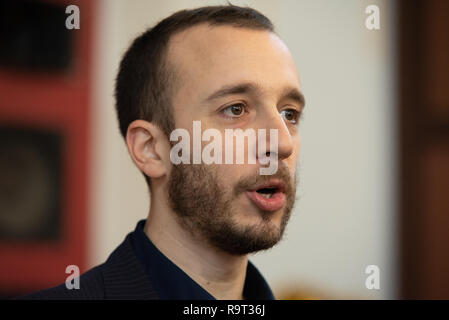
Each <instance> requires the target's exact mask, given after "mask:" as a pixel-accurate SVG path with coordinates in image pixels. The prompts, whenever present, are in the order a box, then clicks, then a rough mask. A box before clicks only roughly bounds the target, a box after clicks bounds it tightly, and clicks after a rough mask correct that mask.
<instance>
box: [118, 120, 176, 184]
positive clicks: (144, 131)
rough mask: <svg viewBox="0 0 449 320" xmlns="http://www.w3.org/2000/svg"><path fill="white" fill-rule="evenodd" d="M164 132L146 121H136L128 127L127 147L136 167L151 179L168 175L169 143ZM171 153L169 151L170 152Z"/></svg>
mask: <svg viewBox="0 0 449 320" xmlns="http://www.w3.org/2000/svg"><path fill="white" fill-rule="evenodd" d="M165 140H167V139H166V137H165V134H164V133H163V132H162V130H161V129H160V128H159V127H158V126H156V125H154V124H152V123H151V122H148V121H145V120H135V121H133V122H132V123H131V124H130V125H129V126H128V131H127V133H126V145H127V146H128V151H129V154H130V155H131V158H132V159H133V161H134V163H135V164H136V166H137V167H138V168H139V169H140V170H141V171H142V172H144V173H145V174H146V175H147V176H148V177H150V178H160V177H162V176H164V175H165V174H167V172H168V171H167V170H168V167H167V163H166V159H167V156H166V155H165V153H166V152H167V150H168V149H167V146H166V144H167V143H168V141H165ZM168 152H169V151H168Z"/></svg>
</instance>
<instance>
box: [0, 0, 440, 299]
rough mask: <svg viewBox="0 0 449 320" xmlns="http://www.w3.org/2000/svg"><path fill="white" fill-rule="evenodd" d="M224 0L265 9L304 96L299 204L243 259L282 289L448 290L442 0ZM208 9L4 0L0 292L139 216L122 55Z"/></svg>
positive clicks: (113, 235) (73, 257)
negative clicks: (119, 93)
mask: <svg viewBox="0 0 449 320" xmlns="http://www.w3.org/2000/svg"><path fill="white" fill-rule="evenodd" d="M232 3H233V4H235V5H243V6H245V5H248V6H251V7H253V8H255V9H257V10H259V11H261V12H262V13H264V14H265V15H267V16H268V17H269V18H270V19H271V20H272V22H273V23H274V25H275V28H276V30H277V33H278V34H279V35H280V37H281V38H282V39H283V40H284V42H285V43H286V44H287V46H288V47H289V48H290V50H291V52H292V54H293V56H294V58H295V61H296V63H297V66H298V71H299V74H300V77H301V81H302V85H303V92H304V93H305V96H306V100H307V107H306V109H305V111H304V119H303V120H302V123H301V125H300V132H301V138H302V146H301V148H302V149H301V154H300V173H299V177H300V182H299V189H298V195H299V201H298V202H297V204H296V207H295V209H294V213H293V216H292V218H291V221H290V224H289V226H288V228H287V231H286V236H285V238H284V240H283V241H282V242H281V243H280V244H279V245H277V246H276V247H274V248H273V249H271V250H269V251H268V252H261V253H258V254H255V255H252V256H251V257H250V259H251V260H252V261H253V263H255V264H256V266H257V267H258V268H259V269H260V270H261V272H262V273H263V275H264V276H265V277H266V279H267V280H268V282H269V283H270V285H271V287H272V289H273V291H274V294H275V296H276V297H277V298H279V299H404V298H406V299H407V298H422V299H449V201H448V195H449V194H448V191H449V90H448V89H449V59H448V57H449V32H448V31H449V1H445V0H429V1H416V0H413V1H412V0H410V1H409V0H407V1H405V0H404V1H388V0H345V1H333V0H313V1H312V0H299V1H298V0H280V1H270V0H257V1H249V0H247V1H238V0H234V1H232ZM72 4H75V5H77V6H78V8H79V11H80V28H79V29H67V28H66V18H67V17H68V16H69V15H70V13H73V12H70V13H66V7H67V6H69V5H72ZM215 4H226V2H225V1H199V0H170V1H149V0H131V1H122V0H95V1H91V0H89V1H87V0H85V1H81V0H80V1H75V0H72V1H63V0H60V1H58V0H42V1H38V0H36V1H24V0H19V1H12V0H3V1H2V2H1V4H0V17H1V18H0V297H3V298H8V297H14V296H17V295H21V294H25V293H28V292H32V291H34V290H37V289H42V288H46V287H50V286H54V285H57V284H60V283H63V282H64V281H65V278H66V277H67V276H68V275H67V274H66V273H65V270H66V266H68V265H78V266H79V267H80V269H81V272H84V271H86V270H88V269H89V268H91V267H93V266H95V265H97V264H100V263H102V262H104V261H105V260H106V259H107V257H108V255H109V254H110V253H111V252H112V251H113V250H114V248H115V247H116V246H118V245H119V244H120V243H121V242H122V241H123V239H124V237H125V236H126V234H127V233H128V232H130V231H132V230H133V229H134V228H135V225H136V223H137V221H138V220H139V219H143V218H145V217H146V216H147V212H148V210H149V196H148V193H147V187H146V184H145V181H144V179H143V177H142V175H141V174H140V173H139V172H138V170H137V169H136V168H135V166H134V165H133V163H132V161H131V159H130V157H129V155H128V153H127V150H126V147H125V144H124V142H123V140H122V138H121V136H120V134H119V130H118V123H117V120H116V115H115V110H114V99H113V87H114V78H115V76H116V72H117V68H118V64H119V61H120V58H121V56H122V54H123V53H124V51H125V50H126V48H127V47H128V46H129V45H130V43H131V41H132V40H133V39H134V38H135V37H136V36H137V35H138V34H139V33H141V32H143V31H144V30H145V29H146V28H149V27H151V26H153V25H154V24H155V23H157V22H158V21H159V20H161V19H163V18H164V17H166V16H168V15H170V14H171V13H173V12H175V11H177V10H180V9H185V8H194V7H198V6H203V5H215ZM369 5H375V6H377V7H378V8H379V14H380V29H374V30H370V29H368V28H367V27H366V25H365V22H366V20H367V19H368V17H369V16H370V14H371V13H367V12H366V11H365V10H366V8H367V7H368V6H369ZM371 265H374V266H377V267H378V269H377V270H378V275H379V286H378V288H371V289H369V288H368V287H370V286H368V287H367V285H366V282H367V279H368V278H369V277H370V274H368V273H366V269H367V267H368V266H371ZM371 275H372V274H371ZM368 282H369V281H368Z"/></svg>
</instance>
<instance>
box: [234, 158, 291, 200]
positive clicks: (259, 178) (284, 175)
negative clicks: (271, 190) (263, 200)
mask: <svg viewBox="0 0 449 320" xmlns="http://www.w3.org/2000/svg"><path fill="white" fill-rule="evenodd" d="M272 179H279V180H281V181H282V182H284V184H285V194H286V195H292V194H293V193H294V192H295V191H296V176H294V177H293V178H292V176H291V174H290V171H289V169H288V167H287V166H286V165H285V164H282V165H281V164H280V163H279V167H278V170H277V171H276V173H275V174H272V175H260V174H259V173H258V172H257V173H254V174H252V175H250V176H248V177H245V178H242V179H240V181H239V182H237V184H236V185H235V187H234V196H238V195H240V194H241V193H242V192H246V191H248V190H251V189H254V188H255V187H256V186H258V185H260V184H263V183H265V182H268V181H270V180H272ZM292 182H294V183H292Z"/></svg>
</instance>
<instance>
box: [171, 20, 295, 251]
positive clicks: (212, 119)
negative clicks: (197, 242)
mask: <svg viewBox="0 0 449 320" xmlns="http://www.w3.org/2000/svg"><path fill="white" fill-rule="evenodd" d="M168 59H169V61H170V64H171V66H172V67H173V68H174V70H175V72H176V75H177V76H178V77H179V78H178V83H179V87H178V88H177V90H176V92H175V93H174V96H173V100H172V101H173V117H174V120H175V125H176V128H184V129H187V130H188V131H189V132H190V137H193V121H201V129H202V131H204V130H206V129H209V128H214V129H217V130H218V131H220V132H221V134H222V137H223V141H222V145H223V158H224V154H225V147H224V146H225V140H224V137H225V129H237V128H240V129H243V130H246V129H249V128H251V129H254V130H255V131H256V134H257V132H258V129H266V130H267V139H266V141H267V142H266V143H267V151H269V152H271V153H273V152H275V153H276V154H277V157H276V158H277V160H278V169H277V172H276V173H274V174H273V175H260V173H259V168H260V167H261V166H262V165H261V164H260V163H259V162H258V161H257V162H256V164H249V163H248V152H252V151H251V150H258V149H257V148H253V147H254V146H250V145H248V143H245V162H244V164H235V162H233V163H234V164H224V161H223V164H210V165H207V164H204V163H202V164H192V162H191V164H181V165H173V166H172V167H171V172H170V173H169V181H168V184H167V189H168V194H169V199H168V200H169V204H170V205H171V207H172V208H173V210H174V211H175V213H176V217H177V219H178V220H179V222H180V223H181V225H182V226H184V227H185V228H186V229H187V230H189V231H190V232H191V233H192V234H193V235H194V236H196V237H199V239H202V240H205V241H208V242H209V243H210V244H211V245H213V246H214V247H216V248H219V249H221V250H223V251H225V252H228V253H231V254H246V253H250V252H255V251H259V250H263V249H268V248H270V247H272V246H273V245H275V244H276V243H277V242H278V241H279V240H280V239H281V238H282V235H283V233H284V229H285V226H286V224H287V221H288V219H289V216H290V213H291V210H292V208H293V204H294V201H295V192H296V182H297V181H296V164H297V160H298V155H299V147H300V139H299V132H298V124H297V119H296V116H295V115H299V113H300V112H301V111H302V108H303V105H302V104H301V102H300V101H298V100H297V99H295V98H292V94H290V95H288V94H286V93H288V92H292V91H295V90H296V91H297V92H299V91H300V83H299V76H298V74H297V71H296V66H295V63H294V61H293V59H292V57H291V55H290V53H289V51H288V49H287V48H286V46H285V45H284V44H283V42H282V41H281V40H280V39H279V38H278V37H277V36H276V35H274V34H272V33H270V32H268V31H259V30H250V29H241V28H233V27H230V26H219V27H211V26H208V25H199V26H195V27H192V28H189V29H188V30H186V31H183V32H181V33H179V34H177V35H175V36H173V37H172V39H171V42H170V46H169V51H168ZM242 84H243V86H240V88H242V87H244V88H245V89H244V90H242V89H240V90H234V91H233V92H232V93H227V94H224V95H220V96H216V95H215V97H214V98H211V96H213V94H214V93H216V92H217V91H218V90H220V89H222V88H224V87H225V86H226V87H228V86H235V85H242ZM292 110H293V111H292ZM295 112H296V113H295ZM295 122H296V123H295ZM270 129H276V130H277V131H278V147H277V150H274V149H271V148H272V146H270V139H269V135H268V133H269V132H270ZM234 142H235V140H234ZM208 143H209V142H202V147H203V148H204V146H205V145H207V144H208ZM191 145H192V143H191ZM234 146H235V143H234ZM234 148H235V147H234ZM191 150H193V149H191ZM233 151H234V155H235V152H236V150H235V149H234V150H233ZM254 152H255V156H256V158H258V157H259V156H260V154H257V152H258V151H254ZM275 179H277V181H278V182H279V181H281V182H282V183H284V190H283V193H284V195H283V197H284V199H285V201H283V202H281V204H282V205H281V208H279V209H271V210H267V208H266V207H264V206H263V205H260V203H259V204H258V203H257V201H254V199H252V197H251V191H252V192H254V190H255V188H257V187H259V186H261V185H262V184H264V183H270V182H272V181H275ZM279 192H280V190H279V189H277V193H279ZM281 193H282V192H281ZM259 194H260V193H259ZM277 195H279V194H277ZM273 197H274V195H273Z"/></svg>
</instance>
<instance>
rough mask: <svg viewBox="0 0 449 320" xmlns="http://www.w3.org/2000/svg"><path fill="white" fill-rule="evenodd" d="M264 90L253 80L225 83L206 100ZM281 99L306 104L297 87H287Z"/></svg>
mask: <svg viewBox="0 0 449 320" xmlns="http://www.w3.org/2000/svg"><path fill="white" fill-rule="evenodd" d="M261 91H263V90H262V88H261V86H260V85H258V84H256V83H252V82H245V83H239V84H234V85H225V86H223V87H221V88H220V89H218V90H217V91H215V92H214V93H212V94H211V95H210V96H209V97H207V98H206V99H205V100H204V101H205V102H210V101H212V100H216V99H219V98H223V97H225V96H228V95H233V94H243V93H260V92H261ZM281 99H290V100H293V101H295V102H296V103H298V104H299V105H300V106H301V107H302V108H304V107H305V105H306V100H305V98H304V95H303V94H302V93H301V91H299V90H298V89H296V88H295V87H286V88H284V90H283V91H282V94H281Z"/></svg>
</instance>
